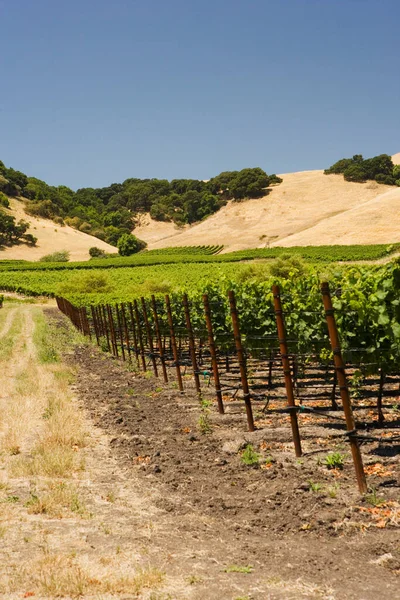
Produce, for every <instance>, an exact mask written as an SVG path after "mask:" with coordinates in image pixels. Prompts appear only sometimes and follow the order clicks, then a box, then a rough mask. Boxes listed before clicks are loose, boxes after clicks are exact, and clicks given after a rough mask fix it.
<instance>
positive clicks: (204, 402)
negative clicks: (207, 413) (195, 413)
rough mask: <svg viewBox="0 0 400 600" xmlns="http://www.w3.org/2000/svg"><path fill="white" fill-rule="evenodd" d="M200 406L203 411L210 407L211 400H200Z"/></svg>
mask: <svg viewBox="0 0 400 600" xmlns="http://www.w3.org/2000/svg"><path fill="white" fill-rule="evenodd" d="M200 406H201V408H202V410H205V409H207V408H210V407H211V406H212V402H211V400H206V399H205V398H202V400H201V402H200Z"/></svg>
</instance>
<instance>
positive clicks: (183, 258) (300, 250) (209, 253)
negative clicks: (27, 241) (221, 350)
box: [0, 244, 400, 271]
mask: <svg viewBox="0 0 400 600" xmlns="http://www.w3.org/2000/svg"><path fill="white" fill-rule="evenodd" d="M221 249H222V246H191V247H190V246H187V247H182V248H180V247H174V248H166V249H162V250H150V251H145V252H140V253H139V254H134V255H132V256H128V257H122V256H115V257H114V256H113V257H110V258H106V259H104V258H102V259H92V260H88V261H84V262H56V263H51V262H49V263H47V262H46V263H42V262H28V261H17V260H16V261H11V260H4V261H2V260H0V271H3V270H5V271H52V270H56V271H60V270H63V271H64V270H74V269H113V268H126V267H136V266H154V265H163V264H165V265H166V264H182V263H183V264H187V263H234V262H242V261H252V260H271V259H275V258H279V257H281V256H284V257H287V256H298V257H300V258H303V259H304V260H306V261H307V262H311V263H335V262H357V261H374V260H379V259H381V258H386V257H390V255H392V254H395V253H396V252H399V251H400V244H375V245H370V246H368V245H365V246H364V245H358V246H293V247H292V248H283V247H279V246H277V247H275V248H255V249H250V250H239V251H237V252H227V253H226V254H220V251H221Z"/></svg>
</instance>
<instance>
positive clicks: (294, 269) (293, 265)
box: [270, 254, 307, 279]
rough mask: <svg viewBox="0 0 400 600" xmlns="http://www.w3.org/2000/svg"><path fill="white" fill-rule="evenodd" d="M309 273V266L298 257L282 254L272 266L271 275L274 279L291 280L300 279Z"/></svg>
mask: <svg viewBox="0 0 400 600" xmlns="http://www.w3.org/2000/svg"><path fill="white" fill-rule="evenodd" d="M306 271H307V265H306V264H305V262H304V261H303V260H302V259H301V258H299V257H298V256H290V254H282V256H280V257H279V258H277V259H276V260H275V261H274V262H273V263H272V264H271V266H270V273H271V275H273V276H274V277H280V278H282V279H289V278H290V277H300V276H301V275H304V274H305V273H306Z"/></svg>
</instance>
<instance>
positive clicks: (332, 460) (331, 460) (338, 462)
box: [324, 452, 344, 469]
mask: <svg viewBox="0 0 400 600" xmlns="http://www.w3.org/2000/svg"><path fill="white" fill-rule="evenodd" d="M324 465H325V466H326V467H327V468H328V469H343V466H344V457H343V454H340V452H332V454H328V456H327V457H326V458H325V459H324Z"/></svg>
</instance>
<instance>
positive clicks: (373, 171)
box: [324, 154, 400, 185]
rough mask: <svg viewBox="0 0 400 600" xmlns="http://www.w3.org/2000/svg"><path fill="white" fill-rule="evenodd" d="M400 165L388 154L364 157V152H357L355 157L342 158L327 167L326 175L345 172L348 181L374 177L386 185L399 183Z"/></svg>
mask: <svg viewBox="0 0 400 600" xmlns="http://www.w3.org/2000/svg"><path fill="white" fill-rule="evenodd" d="M398 167H399V165H396V166H395V165H393V161H392V159H391V157H390V156H389V155H388V154H380V155H379V156H373V157H372V158H366V159H364V158H363V156H362V154H355V155H354V156H353V158H342V159H341V160H338V161H337V162H336V163H335V164H334V165H332V166H331V167H330V168H329V169H325V171H324V173H325V174H326V175H328V174H330V173H337V174H338V173H343V175H344V178H345V179H346V181H354V182H358V183H363V182H364V181H367V179H372V180H375V181H377V182H378V183H384V184H386V185H397V184H396V180H397V179H399V178H400V168H398Z"/></svg>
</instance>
